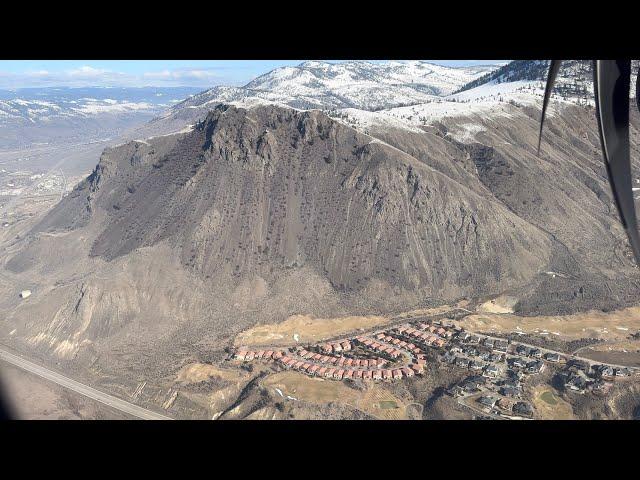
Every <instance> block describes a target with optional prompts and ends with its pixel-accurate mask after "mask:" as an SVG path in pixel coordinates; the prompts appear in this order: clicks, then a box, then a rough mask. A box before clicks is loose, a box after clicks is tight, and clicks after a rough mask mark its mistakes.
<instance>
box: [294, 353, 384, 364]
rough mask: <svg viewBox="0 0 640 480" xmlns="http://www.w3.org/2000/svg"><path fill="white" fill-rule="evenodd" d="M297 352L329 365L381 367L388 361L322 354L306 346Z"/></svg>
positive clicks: (311, 359)
mask: <svg viewBox="0 0 640 480" xmlns="http://www.w3.org/2000/svg"><path fill="white" fill-rule="evenodd" d="M296 354H297V355H298V356H299V357H301V358H303V359H304V360H308V361H312V362H315V363H322V364H327V365H337V366H339V367H343V366H344V367H378V368H379V367H381V366H383V365H384V364H385V363H387V361H386V360H385V359H383V358H379V357H378V358H368V359H367V358H348V357H335V356H332V355H322V354H319V353H314V352H310V351H308V350H306V349H304V348H300V349H299V350H297V351H296Z"/></svg>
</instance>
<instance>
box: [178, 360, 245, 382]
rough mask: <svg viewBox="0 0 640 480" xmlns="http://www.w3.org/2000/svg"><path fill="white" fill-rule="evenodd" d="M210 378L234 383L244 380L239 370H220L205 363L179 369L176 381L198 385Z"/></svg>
mask: <svg viewBox="0 0 640 480" xmlns="http://www.w3.org/2000/svg"><path fill="white" fill-rule="evenodd" d="M212 377H214V378H216V377H217V378H221V379H222V380H227V381H230V382H235V381H238V380H242V379H245V377H246V375H245V374H243V373H242V372H240V371H239V370H227V369H222V368H218V367H216V366H214V365H210V364H207V363H190V364H189V365H185V366H184V367H182V368H181V369H180V371H179V372H178V375H177V377H176V381H177V382H180V383H185V384H189V383H200V382H205V381H207V380H209V379H210V378H212Z"/></svg>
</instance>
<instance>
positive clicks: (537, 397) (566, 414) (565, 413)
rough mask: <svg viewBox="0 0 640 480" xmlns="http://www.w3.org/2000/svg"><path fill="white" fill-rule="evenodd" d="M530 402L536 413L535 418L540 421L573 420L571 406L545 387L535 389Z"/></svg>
mask: <svg viewBox="0 0 640 480" xmlns="http://www.w3.org/2000/svg"><path fill="white" fill-rule="evenodd" d="M532 400H533V405H534V408H535V409H536V413H537V415H536V418H539V419H542V420H572V419H574V418H575V416H574V415H573V409H572V408H571V405H569V404H568V403H567V402H565V401H564V400H563V399H562V398H560V396H558V395H557V393H556V392H555V391H554V390H553V389H552V388H550V387H549V386H547V385H540V386H538V387H536V388H535V389H534V391H533V396H532Z"/></svg>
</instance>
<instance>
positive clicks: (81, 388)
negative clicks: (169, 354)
mask: <svg viewBox="0 0 640 480" xmlns="http://www.w3.org/2000/svg"><path fill="white" fill-rule="evenodd" d="M0 359H2V360H4V361H6V362H8V363H11V364H12V365H15V366H16V367H20V368H22V369H24V370H27V371H28V372H31V373H34V374H36V375H38V376H40V377H42V378H46V379H47V380H50V381H52V382H55V383H57V384H58V385H61V386H63V387H65V388H68V389H69V390H73V391H74V392H76V393H79V394H81V395H84V396H85V397H89V398H92V399H94V400H97V401H98V402H101V403H104V404H105V405H109V406H110V407H112V408H115V409H116V410H120V411H121V412H124V413H128V414H129V415H132V416H134V417H137V418H141V419H143V420H172V419H171V418H169V417H166V416H164V415H161V414H159V413H155V412H152V411H151V410H147V409H146V408H142V407H139V406H138V405H134V404H133V403H129V402H127V401H125V400H121V399H120V398H117V397H114V396H113V395H109V394H107V393H104V392H101V391H100V390H96V389H95V388H92V387H89V386H87V385H84V384H82V383H80V382H76V381H75V380H72V379H70V378H68V377H65V376H64V375H60V374H59V373H56V372H54V371H52V370H49V369H48V368H45V367H42V366H40V365H36V364H35V363H33V362H30V361H28V360H25V359H24V358H22V357H19V356H17V355H14V354H13V353H9V352H7V351H6V350H3V349H2V348H0Z"/></svg>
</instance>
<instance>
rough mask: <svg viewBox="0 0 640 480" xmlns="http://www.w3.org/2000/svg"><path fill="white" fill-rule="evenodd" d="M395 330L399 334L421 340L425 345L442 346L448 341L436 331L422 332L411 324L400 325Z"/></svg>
mask: <svg viewBox="0 0 640 480" xmlns="http://www.w3.org/2000/svg"><path fill="white" fill-rule="evenodd" d="M395 331H396V332H397V333H398V335H402V336H405V337H409V338H413V339H416V340H419V341H421V342H422V343H424V344H425V345H429V346H434V347H439V348H442V347H444V346H445V344H446V343H447V341H446V340H445V339H444V338H441V337H438V336H437V335H436V334H434V333H427V332H422V331H420V330H418V329H417V328H414V327H412V326H409V325H406V326H405V325H403V326H400V327H398V328H397V329H396V330H395Z"/></svg>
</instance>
